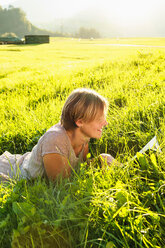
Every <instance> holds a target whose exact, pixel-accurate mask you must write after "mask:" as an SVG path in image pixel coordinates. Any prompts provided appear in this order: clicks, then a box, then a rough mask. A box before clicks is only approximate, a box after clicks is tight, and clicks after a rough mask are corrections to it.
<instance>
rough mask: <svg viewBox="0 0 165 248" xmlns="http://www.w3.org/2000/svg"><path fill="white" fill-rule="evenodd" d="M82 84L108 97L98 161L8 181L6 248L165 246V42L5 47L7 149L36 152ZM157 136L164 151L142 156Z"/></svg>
mask: <svg viewBox="0 0 165 248" xmlns="http://www.w3.org/2000/svg"><path fill="white" fill-rule="evenodd" d="M127 44H129V45H132V46H127ZM135 45H137V46H135ZM79 87H88V88H92V89H94V90H96V91H98V92H99V93H100V94H102V95H103V96H105V97H106V98H107V99H108V101H109V110H108V115H107V121H108V126H107V127H106V128H104V132H103V135H102V138H101V139H100V140H91V143H90V154H89V157H93V158H95V159H94V161H93V162H90V163H89V164H87V163H84V164H81V165H80V167H79V168H78V169H77V170H76V171H73V173H72V176H71V178H69V179H65V180H63V181H59V182H56V183H51V182H47V181H46V180H44V179H40V178H38V179H36V180H35V181H26V180H20V181H17V180H11V182H9V183H1V184H0V247H2V248H8V247H12V248H17V247H21V248H22V247H26V248H28V247H33V248H38V247H42V248H46V247H48V248H49V247H55V248H56V247H57V248H65V247H68V248H69V247H71V248H76V247H80V248H115V247H116V248H120V247H121V248H129V247H130V248H132V247H135V248H144V247H146V248H149V247H154V248H162V247H165V135H164V134H165V97H164V96H165V38H136V39H135V38H129V39H124V38H123V39H104V40H101V39H100V40H99V39H98V40H92V39H91V40H78V39H70V38H67V39H64V38H63V39H62V38H51V42H50V44H41V45H7V46H5V45H2V46H0V109H1V111H0V120H1V122H0V154H2V153H3V152H4V151H6V150H7V151H9V152H11V153H21V154H23V153H25V152H27V151H31V149H32V147H33V146H34V145H35V144H36V143H37V141H38V139H39V138H40V137H41V135H42V134H43V133H44V132H45V131H46V130H47V129H48V128H49V127H50V126H52V125H54V124H55V123H57V122H58V121H59V118H60V113H61V109H62V106H63V103H64V102H65V99H66V98H67V96H68V95H69V93H70V92H71V91H72V90H73V89H75V88H79ZM155 135H156V137H157V139H158V142H159V144H160V148H161V150H162V152H161V153H160V152H158V151H152V150H150V151H148V152H146V154H144V155H142V154H140V153H138V151H139V150H140V149H141V148H142V147H144V145H146V144H147V142H149V141H150V140H151V139H152V138H153V137H154V136H155ZM100 153H110V154H111V155H113V156H114V157H115V158H116V159H117V160H118V161H120V162H121V163H122V164H117V165H116V164H113V165H112V166H111V167H107V165H106V163H105V166H104V167H102V166H101V164H100V162H99V161H98V159H97V156H98V155H99V154H100ZM136 154H137V159H136V160H134V161H133V160H131V158H132V157H133V156H135V155H136Z"/></svg>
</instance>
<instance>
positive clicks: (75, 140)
mask: <svg viewBox="0 0 165 248" xmlns="http://www.w3.org/2000/svg"><path fill="white" fill-rule="evenodd" d="M66 132H67V135H68V137H69V139H70V142H71V144H72V147H73V148H74V149H76V148H78V147H82V146H83V145H84V144H85V143H87V142H89V138H87V137H84V136H83V135H82V133H81V132H80V130H79V128H76V129H74V130H67V131H66Z"/></svg>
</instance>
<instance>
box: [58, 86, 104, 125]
mask: <svg viewBox="0 0 165 248" xmlns="http://www.w3.org/2000/svg"><path fill="white" fill-rule="evenodd" d="M107 109H108V102H107V100H106V99H105V98H104V97H103V96H101V95H99V94H98V93H97V92H96V91H94V90H91V89H86V88H80V89H76V90H74V91H73V92H72V93H71V94H70V95H69V97H68V98H67V100H66V102H65V104H64V106H63V109H62V115H61V124H62V125H63V126H64V128H65V129H66V130H71V129H74V128H76V127H77V125H76V121H77V120H79V119H82V120H83V121H86V122H90V121H93V120H94V119H95V117H96V115H97V114H98V112H99V111H104V110H107Z"/></svg>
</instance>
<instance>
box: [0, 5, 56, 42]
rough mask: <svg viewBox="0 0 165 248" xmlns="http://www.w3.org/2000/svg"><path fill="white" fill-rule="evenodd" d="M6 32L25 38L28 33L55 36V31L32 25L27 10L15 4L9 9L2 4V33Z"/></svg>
mask: <svg viewBox="0 0 165 248" xmlns="http://www.w3.org/2000/svg"><path fill="white" fill-rule="evenodd" d="M4 33H15V34H16V35H17V36H18V37H20V38H23V37H24V36H25V35H26V34H40V35H41V34H45V35H52V36H54V33H52V32H49V31H47V30H41V29H39V28H37V27H35V26H34V25H32V24H31V23H30V22H29V21H28V19H27V18H26V14H25V12H24V11H23V10H21V9H20V8H14V7H13V6H9V8H8V9H2V8H1V6H0V35H2V34H4Z"/></svg>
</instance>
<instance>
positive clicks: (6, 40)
mask: <svg viewBox="0 0 165 248" xmlns="http://www.w3.org/2000/svg"><path fill="white" fill-rule="evenodd" d="M6 44H23V41H22V40H20V39H19V38H16V37H0V45H6Z"/></svg>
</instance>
